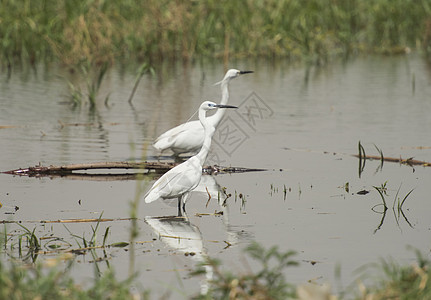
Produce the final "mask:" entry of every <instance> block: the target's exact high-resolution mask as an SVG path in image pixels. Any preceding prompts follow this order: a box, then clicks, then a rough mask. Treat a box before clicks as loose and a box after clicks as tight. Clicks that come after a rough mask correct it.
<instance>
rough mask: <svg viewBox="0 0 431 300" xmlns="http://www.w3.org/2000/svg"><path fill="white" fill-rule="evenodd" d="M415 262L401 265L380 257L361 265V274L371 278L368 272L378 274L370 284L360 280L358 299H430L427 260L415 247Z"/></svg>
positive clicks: (429, 274) (430, 274)
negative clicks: (377, 260) (376, 261)
mask: <svg viewBox="0 0 431 300" xmlns="http://www.w3.org/2000/svg"><path fill="white" fill-rule="evenodd" d="M411 249H412V250H414V252H415V254H416V262H414V263H413V264H409V265H407V266H406V265H400V264H399V263H397V262H396V261H395V260H394V259H391V258H386V259H381V260H380V262H379V263H372V264H369V265H366V266H363V267H362V268H360V272H362V273H364V274H363V277H366V278H368V279H370V276H369V274H367V273H369V271H373V273H374V274H375V273H377V274H378V275H377V276H374V277H373V282H372V283H371V284H370V286H366V285H364V284H363V283H362V282H360V283H359V285H358V287H359V290H360V296H358V297H357V298H358V299H375V300H382V299H406V300H407V299H430V298H431V268H430V265H431V263H430V261H429V260H428V259H427V258H425V257H424V255H423V254H422V253H421V252H420V251H419V250H417V249H413V248H411Z"/></svg>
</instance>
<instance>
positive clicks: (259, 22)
mask: <svg viewBox="0 0 431 300" xmlns="http://www.w3.org/2000/svg"><path fill="white" fill-rule="evenodd" d="M0 24H1V26H0V59H1V62H2V64H9V65H12V64H14V63H17V62H23V61H24V62H30V63H35V62H37V61H39V60H55V61H59V62H61V63H63V64H65V65H69V66H73V65H76V64H79V63H81V62H83V61H90V62H91V63H93V64H95V65H99V64H103V63H106V62H108V63H112V62H114V61H115V60H125V59H127V60H130V59H134V60H144V61H149V60H154V59H192V58H196V57H199V56H205V57H224V58H229V57H241V56H252V57H258V56H262V57H274V56H276V57H287V58H300V59H306V60H311V61H313V62H324V61H326V60H327V59H328V58H330V57H331V56H333V55H339V54H343V55H347V54H350V53H352V52H353V53H356V52H379V53H400V52H402V53H404V52H406V51H407V49H408V48H413V49H416V48H418V49H423V50H424V51H425V52H429V51H431V0H373V1H360V0H309V1H298V0H265V1H264V0H239V1H231V0H218V1H216V0H209V1H169V0H147V1H139V0H128V1H114V0H105V1H93V0H82V1H55V0H5V1H1V2H0Z"/></svg>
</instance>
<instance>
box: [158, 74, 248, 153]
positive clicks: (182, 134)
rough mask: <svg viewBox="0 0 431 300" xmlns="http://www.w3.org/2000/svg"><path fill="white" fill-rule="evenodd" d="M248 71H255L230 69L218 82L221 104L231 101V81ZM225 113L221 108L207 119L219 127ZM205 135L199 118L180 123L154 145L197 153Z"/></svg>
mask: <svg viewBox="0 0 431 300" xmlns="http://www.w3.org/2000/svg"><path fill="white" fill-rule="evenodd" d="M248 73H253V71H240V70H236V69H230V70H229V71H227V72H226V75H225V76H224V78H223V80H222V81H220V82H217V83H216V84H220V86H221V90H222V98H221V101H220V104H221V105H226V104H227V103H228V101H229V82H230V81H231V80H232V79H234V78H237V77H238V76H240V75H242V74H248ZM224 113H225V109H219V110H218V111H217V112H216V113H215V114H214V115H212V116H210V117H208V118H207V120H208V122H209V123H210V124H212V126H214V127H215V128H217V125H218V124H219V123H220V121H221V119H222V118H223V115H224ZM204 137H205V135H204V128H203V127H202V125H201V123H200V122H199V120H196V121H191V122H187V123H184V124H181V125H178V126H176V127H174V128H172V129H170V130H168V131H166V132H165V133H163V134H161V135H160V136H159V137H158V138H157V139H156V141H155V142H154V144H153V146H154V148H156V149H157V150H159V151H161V152H163V151H165V150H167V149H171V150H172V151H173V152H174V155H175V156H178V155H179V154H182V153H196V152H198V151H199V150H200V149H201V148H202V145H203V142H204Z"/></svg>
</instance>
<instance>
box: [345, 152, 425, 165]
mask: <svg viewBox="0 0 431 300" xmlns="http://www.w3.org/2000/svg"><path fill="white" fill-rule="evenodd" d="M353 156H354V157H357V158H361V159H364V160H365V159H369V160H380V161H387V162H395V163H400V164H404V165H409V166H423V167H431V163H430V162H426V161H422V160H416V159H413V158H412V157H410V158H407V159H405V158H401V157H399V158H396V157H386V156H381V155H378V156H377V155H366V156H360V155H359V154H353Z"/></svg>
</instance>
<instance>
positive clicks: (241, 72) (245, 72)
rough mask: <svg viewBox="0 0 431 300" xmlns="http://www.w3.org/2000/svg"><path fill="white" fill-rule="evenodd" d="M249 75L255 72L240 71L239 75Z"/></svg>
mask: <svg viewBox="0 0 431 300" xmlns="http://www.w3.org/2000/svg"><path fill="white" fill-rule="evenodd" d="M248 73H254V71H239V74H241V75H242V74H248Z"/></svg>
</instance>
